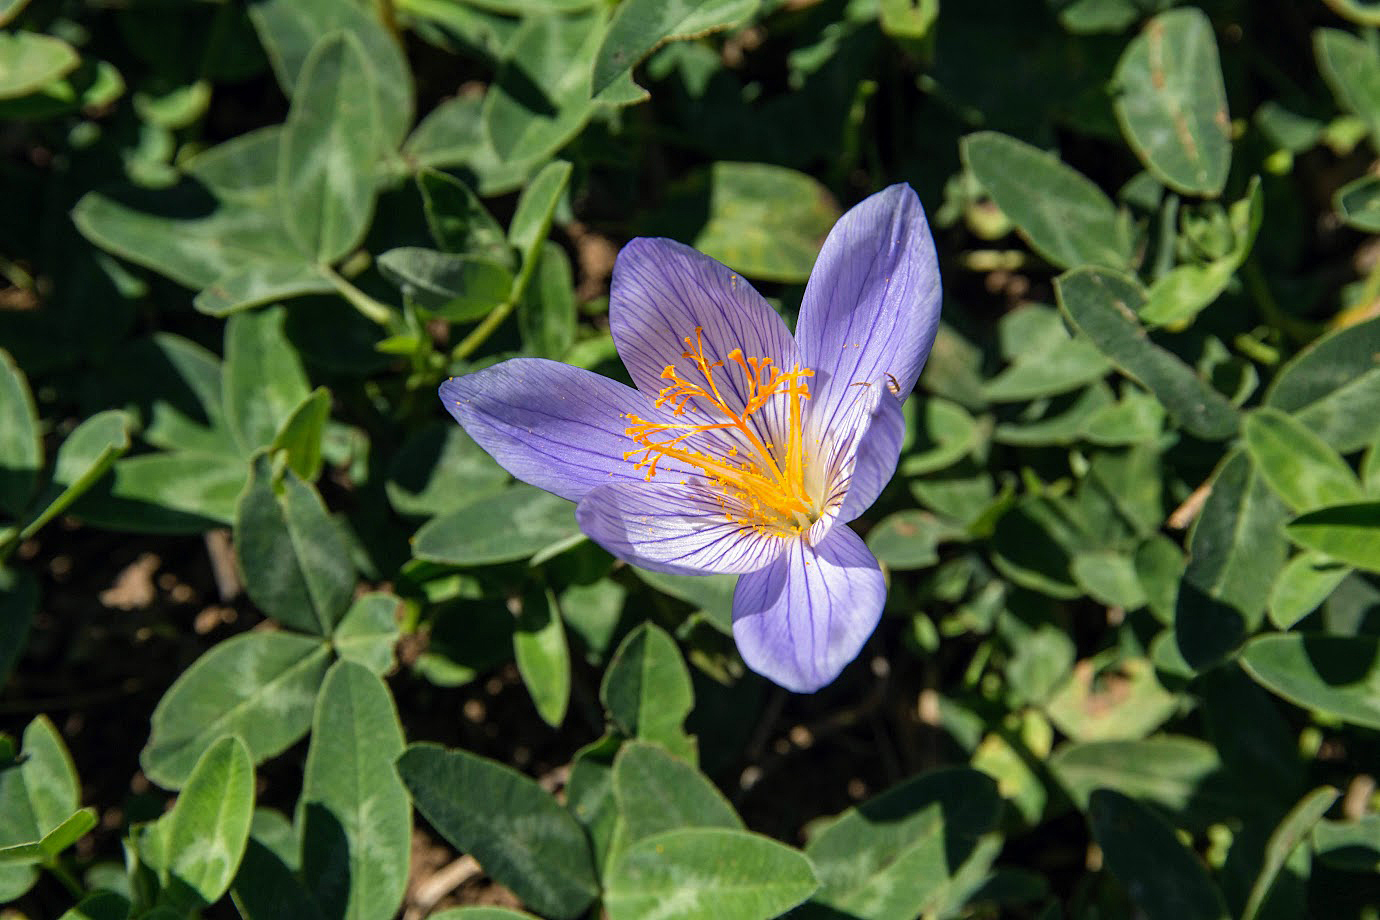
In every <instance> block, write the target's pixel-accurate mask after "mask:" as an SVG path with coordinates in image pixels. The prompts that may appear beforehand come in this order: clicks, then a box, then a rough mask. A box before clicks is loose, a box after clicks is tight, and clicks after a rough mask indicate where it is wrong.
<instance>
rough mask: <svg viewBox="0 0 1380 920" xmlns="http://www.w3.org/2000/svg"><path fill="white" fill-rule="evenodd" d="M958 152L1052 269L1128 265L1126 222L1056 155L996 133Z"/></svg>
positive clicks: (973, 139) (974, 138) (975, 138)
mask: <svg viewBox="0 0 1380 920" xmlns="http://www.w3.org/2000/svg"><path fill="white" fill-rule="evenodd" d="M959 151H960V153H961V154H962V156H963V162H964V163H965V164H967V166H968V168H969V169H970V170H972V172H973V175H974V176H976V177H977V180H978V182H979V183H980V184H981V185H982V187H983V189H985V190H986V192H987V194H988V195H990V196H991V197H992V201H994V202H995V203H996V205H997V207H998V208H1001V211H1002V213H1003V214H1005V215H1006V216H1007V217H1008V218H1010V220H1011V222H1012V223H1013V224H1015V225H1016V227H1017V229H1019V230H1020V232H1021V235H1022V236H1023V237H1025V239H1026V240H1027V241H1028V242H1029V243H1030V246H1031V248H1032V249H1034V250H1035V251H1036V252H1038V253H1039V254H1040V255H1041V256H1042V257H1044V258H1045V259H1047V260H1048V261H1049V262H1051V263H1052V264H1054V265H1056V266H1058V267H1059V268H1077V267H1078V266H1080V265H1088V264H1093V265H1103V266H1106V267H1108V268H1125V267H1127V266H1128V265H1129V264H1130V261H1131V238H1130V228H1129V224H1128V222H1126V221H1125V220H1123V218H1122V217H1121V215H1120V214H1119V213H1118V212H1117V209H1116V206H1115V205H1114V204H1112V201H1111V199H1110V198H1108V197H1107V196H1106V195H1105V194H1103V192H1102V190H1101V189H1100V188H1098V187H1097V186H1096V185H1094V184H1093V183H1092V182H1091V181H1089V180H1088V179H1087V177H1085V176H1084V175H1083V174H1082V173H1079V172H1077V171H1076V170H1074V169H1072V168H1071V167H1069V166H1066V165H1065V164H1064V163H1063V161H1061V160H1060V159H1059V158H1058V157H1057V156H1055V155H1054V154H1052V153H1046V152H1045V151H1043V150H1040V149H1039V148H1038V147H1032V146H1031V145H1030V144H1027V143H1025V142H1024V141H1019V140H1016V139H1015V138H1014V137H1008V136H1007V135H1005V134H998V133H996V132H995V131H981V132H978V133H977V134H970V135H968V136H967V137H965V138H964V139H963V141H962V143H961V145H960V147H959Z"/></svg>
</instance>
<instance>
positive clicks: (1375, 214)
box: [1332, 176, 1380, 233]
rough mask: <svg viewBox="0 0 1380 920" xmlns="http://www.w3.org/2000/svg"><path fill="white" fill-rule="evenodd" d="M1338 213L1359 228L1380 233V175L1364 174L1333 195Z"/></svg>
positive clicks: (1334, 205)
mask: <svg viewBox="0 0 1380 920" xmlns="http://www.w3.org/2000/svg"><path fill="white" fill-rule="evenodd" d="M1332 206H1333V207H1334V208H1336V210H1337V214H1338V215H1340V216H1341V218H1342V220H1344V221H1346V222H1347V223H1348V224H1350V225H1351V226H1353V227H1355V228H1356V229H1357V230H1364V231H1365V232H1366V233H1380V176H1362V177H1361V178H1359V179H1356V180H1354V181H1352V182H1348V183H1347V184H1346V185H1343V186H1342V187H1341V188H1339V189H1337V192H1336V194H1334V195H1333V196H1332Z"/></svg>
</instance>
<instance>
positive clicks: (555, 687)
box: [513, 591, 570, 728]
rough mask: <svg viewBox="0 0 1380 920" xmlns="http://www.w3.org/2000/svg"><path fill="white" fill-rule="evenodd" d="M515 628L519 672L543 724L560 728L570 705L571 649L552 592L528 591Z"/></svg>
mask: <svg viewBox="0 0 1380 920" xmlns="http://www.w3.org/2000/svg"><path fill="white" fill-rule="evenodd" d="M516 625H517V628H516V630H515V631H514V632H513V653H514V655H515V656H516V658H517V667H518V673H519V674H521V675H522V682H523V684H525V685H526V687H527V692H528V693H529V694H531V696H532V702H533V703H534V704H536V707H537V714H538V715H540V716H541V718H542V721H543V722H545V723H546V724H547V725H550V726H551V727H552V728H560V725H561V723H562V722H563V721H565V710H566V706H567V705H569V703H570V647H569V646H568V645H567V644H566V641H565V628H564V626H563V625H562V624H561V614H560V609H559V608H558V607H557V606H556V599H555V598H554V597H552V596H551V592H550V591H546V592H544V593H540V594H538V593H536V592H533V591H529V592H528V593H527V595H526V597H525V598H524V600H523V605H522V614H521V615H520V616H519V617H518V618H517V624H516Z"/></svg>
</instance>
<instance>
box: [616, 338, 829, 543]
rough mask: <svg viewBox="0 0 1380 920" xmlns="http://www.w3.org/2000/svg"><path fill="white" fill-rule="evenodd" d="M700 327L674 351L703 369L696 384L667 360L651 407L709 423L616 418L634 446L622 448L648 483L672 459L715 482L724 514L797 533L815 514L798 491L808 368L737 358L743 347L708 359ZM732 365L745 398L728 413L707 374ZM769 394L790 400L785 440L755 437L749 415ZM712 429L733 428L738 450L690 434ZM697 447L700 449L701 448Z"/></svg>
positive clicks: (628, 416)
mask: <svg viewBox="0 0 1380 920" xmlns="http://www.w3.org/2000/svg"><path fill="white" fill-rule="evenodd" d="M703 332H704V327H702V326H696V327H695V335H694V338H693V340H692V339H691V338H690V337H689V336H687V337H686V338H685V340H684V341H685V345H686V348H687V349H688V350H687V351H684V352H682V353H681V357H682V358H686V359H687V360H689V361H690V362H691V363H693V364H694V365H695V367H696V368H697V369H698V370H699V372H700V373H701V374H703V375H704V380H705V383H704V385H703V386H701V385H700V384H696V383H690V382H688V381H686V380H684V379H682V378H681V376H680V374H679V372H678V371H677V370H676V366H675V365H674V364H668V365H667V366H666V369H665V370H663V371H662V372H661V378H662V379H663V380H666V381H667V382H668V383H667V386H665V387H663V388H662V389H661V391H660V393H658V394H657V398H656V403H655V405H656V407H657V408H658V409H660V408H664V407H670V410H671V415H672V417H673V418H676V419H682V418H685V417H686V410H687V409H689V408H693V409H695V410H697V411H698V413H699V414H701V415H703V416H707V417H709V418H711V419H713V421H709V422H691V421H688V420H687V421H683V422H682V421H672V422H649V421H646V420H645V419H642V418H640V417H639V416H637V415H633V414H631V413H629V414H626V415H624V416H623V417H624V418H626V419H627V420H628V422H630V423H631V424H630V425H629V426H628V428H627V435H628V437H630V438H632V439H633V440H634V441H636V442H637V444H638V446H637V447H636V448H634V449H632V450H629V451H627V452H625V453H624V454H623V459H624V460H632V461H634V466H635V468H636V469H638V470H646V475H647V481H648V482H650V481H651V479H652V477H653V476H655V475H656V472H657V464H658V463H660V462H661V459H662V458H663V457H671V458H672V459H674V460H679V461H681V462H682V463H685V464H686V465H688V466H691V467H694V468H696V469H698V470H700V471H701V472H703V473H704V475H705V476H706V477H707V478H708V479H709V480H710V481H711V482H712V483H713V484H714V485H715V486H716V487H717V489H718V491H719V493H720V495H719V504H720V505H721V506H722V507H723V508H724V517H725V518H726V519H728V520H730V521H737V522H739V523H741V524H744V525H746V526H749V527H752V528H754V529H756V530H759V531H762V532H766V533H774V534H780V535H783V536H784V535H786V534H788V533H799V532H800V531H801V530H803V529H804V528H805V527H808V526H809V525H810V524H812V523H813V522H814V520H815V518H816V517H817V516H818V515H817V514H816V513H815V510H814V507H813V502H811V500H810V497H809V495H808V494H807V493H806V491H805V459H806V458H805V438H804V434H803V431H802V428H801V406H802V405H803V402H804V400H807V399H809V398H810V387H809V384H808V383H806V381H805V378H806V377H812V376H814V371H812V370H810V369H809V368H803V367H801V366H800V365H798V364H797V365H796V366H795V367H794V368H792V369H791V370H789V371H783V370H780V369H779V368H776V367H773V366H772V360H771V358H754V357H744V356H743V352H742V349H738V348H735V349H733V350H732V351H730V352H729V353H728V354H727V355H726V356H725V357H724V360H722V361H713V362H711V361H710V360H709V359H708V358H707V357H706V356H705V354H704V335H703ZM728 365H733V366H734V367H736V368H737V369H738V370H740V371H741V372H742V374H743V377H744V379H745V381H746V383H747V388H748V393H747V400H746V403H745V404H744V406H743V408H742V410H741V411H735V410H734V409H733V408H732V407H731V406H730V405H729V404H728V402H727V401H726V400H725V399H724V397H723V394H722V393H721V392H720V390H719V385H718V383H717V382H716V381H715V379H714V371H716V370H721V369H722V370H724V372H725V373H729V372H730V370H731V369H726V368H728ZM776 397H784V398H785V399H787V400H789V411H788V413H787V432H786V438H785V440H786V443H785V444H784V445H782V444H775V443H770V442H766V441H763V440H762V437H761V435H759V434H758V432H757V430H756V428H755V427H754V426H753V425H751V424H749V422H748V420H749V418H751V416H752V415H753V413H755V412H758V411H760V410H761V409H762V408H763V407H764V406H766V404H767V402H768V401H769V400H771V399H773V398H776ZM711 431H731V432H735V433H736V434H737V435H738V436H740V437H741V438H742V439H743V440H744V441H745V442H746V444H745V447H746V448H747V449H745V450H739V448H738V447H732V446H731V447H728V448H727V449H726V450H722V449H721V450H715V448H714V446H713V445H712V444H709V445H706V444H705V443H704V442H703V441H701V442H700V443H699V444H698V445H697V444H696V443H695V442H694V441H691V440H690V439H692V438H694V436H695V435H697V434H701V433H706V432H711ZM700 447H705V448H707V449H704V450H701V449H699V448H700Z"/></svg>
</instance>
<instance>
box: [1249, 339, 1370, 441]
mask: <svg viewBox="0 0 1380 920" xmlns="http://www.w3.org/2000/svg"><path fill="white" fill-rule="evenodd" d="M1377 403H1380V319H1372V320H1367V321H1366V322H1364V323H1357V324H1356V325H1354V326H1348V327H1346V328H1344V329H1339V330H1338V331H1336V332H1333V333H1331V334H1330V335H1326V336H1324V337H1323V338H1320V339H1318V340H1317V341H1315V342H1313V343H1312V344H1311V345H1309V346H1308V347H1307V348H1305V349H1304V350H1303V351H1301V352H1299V353H1298V354H1297V355H1296V356H1295V357H1294V358H1293V360H1291V361H1289V362H1288V363H1287V364H1285V365H1284V366H1283V367H1282V368H1280V370H1279V373H1278V374H1277V375H1276V376H1275V379H1274V383H1272V384H1271V385H1270V389H1269V391H1268V392H1266V394H1265V405H1267V406H1273V407H1274V408H1276V409H1280V410H1282V411H1284V412H1287V413H1289V414H1290V415H1292V416H1294V419H1295V421H1297V422H1299V423H1300V424H1302V425H1304V426H1306V427H1307V428H1309V429H1310V430H1311V431H1312V432H1313V433H1314V434H1315V435H1317V436H1318V437H1319V438H1321V439H1322V440H1323V441H1325V442H1327V443H1328V444H1330V445H1332V447H1333V448H1334V449H1335V450H1337V451H1338V452H1339V453H1343V454H1346V453H1350V452H1351V451H1353V450H1360V449H1361V448H1363V447H1365V446H1366V445H1368V444H1370V443H1371V442H1372V441H1374V440H1375V439H1376V437H1377V436H1380V413H1377V412H1373V411H1372V409H1373V408H1374V407H1375V406H1376V404H1377Z"/></svg>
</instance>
